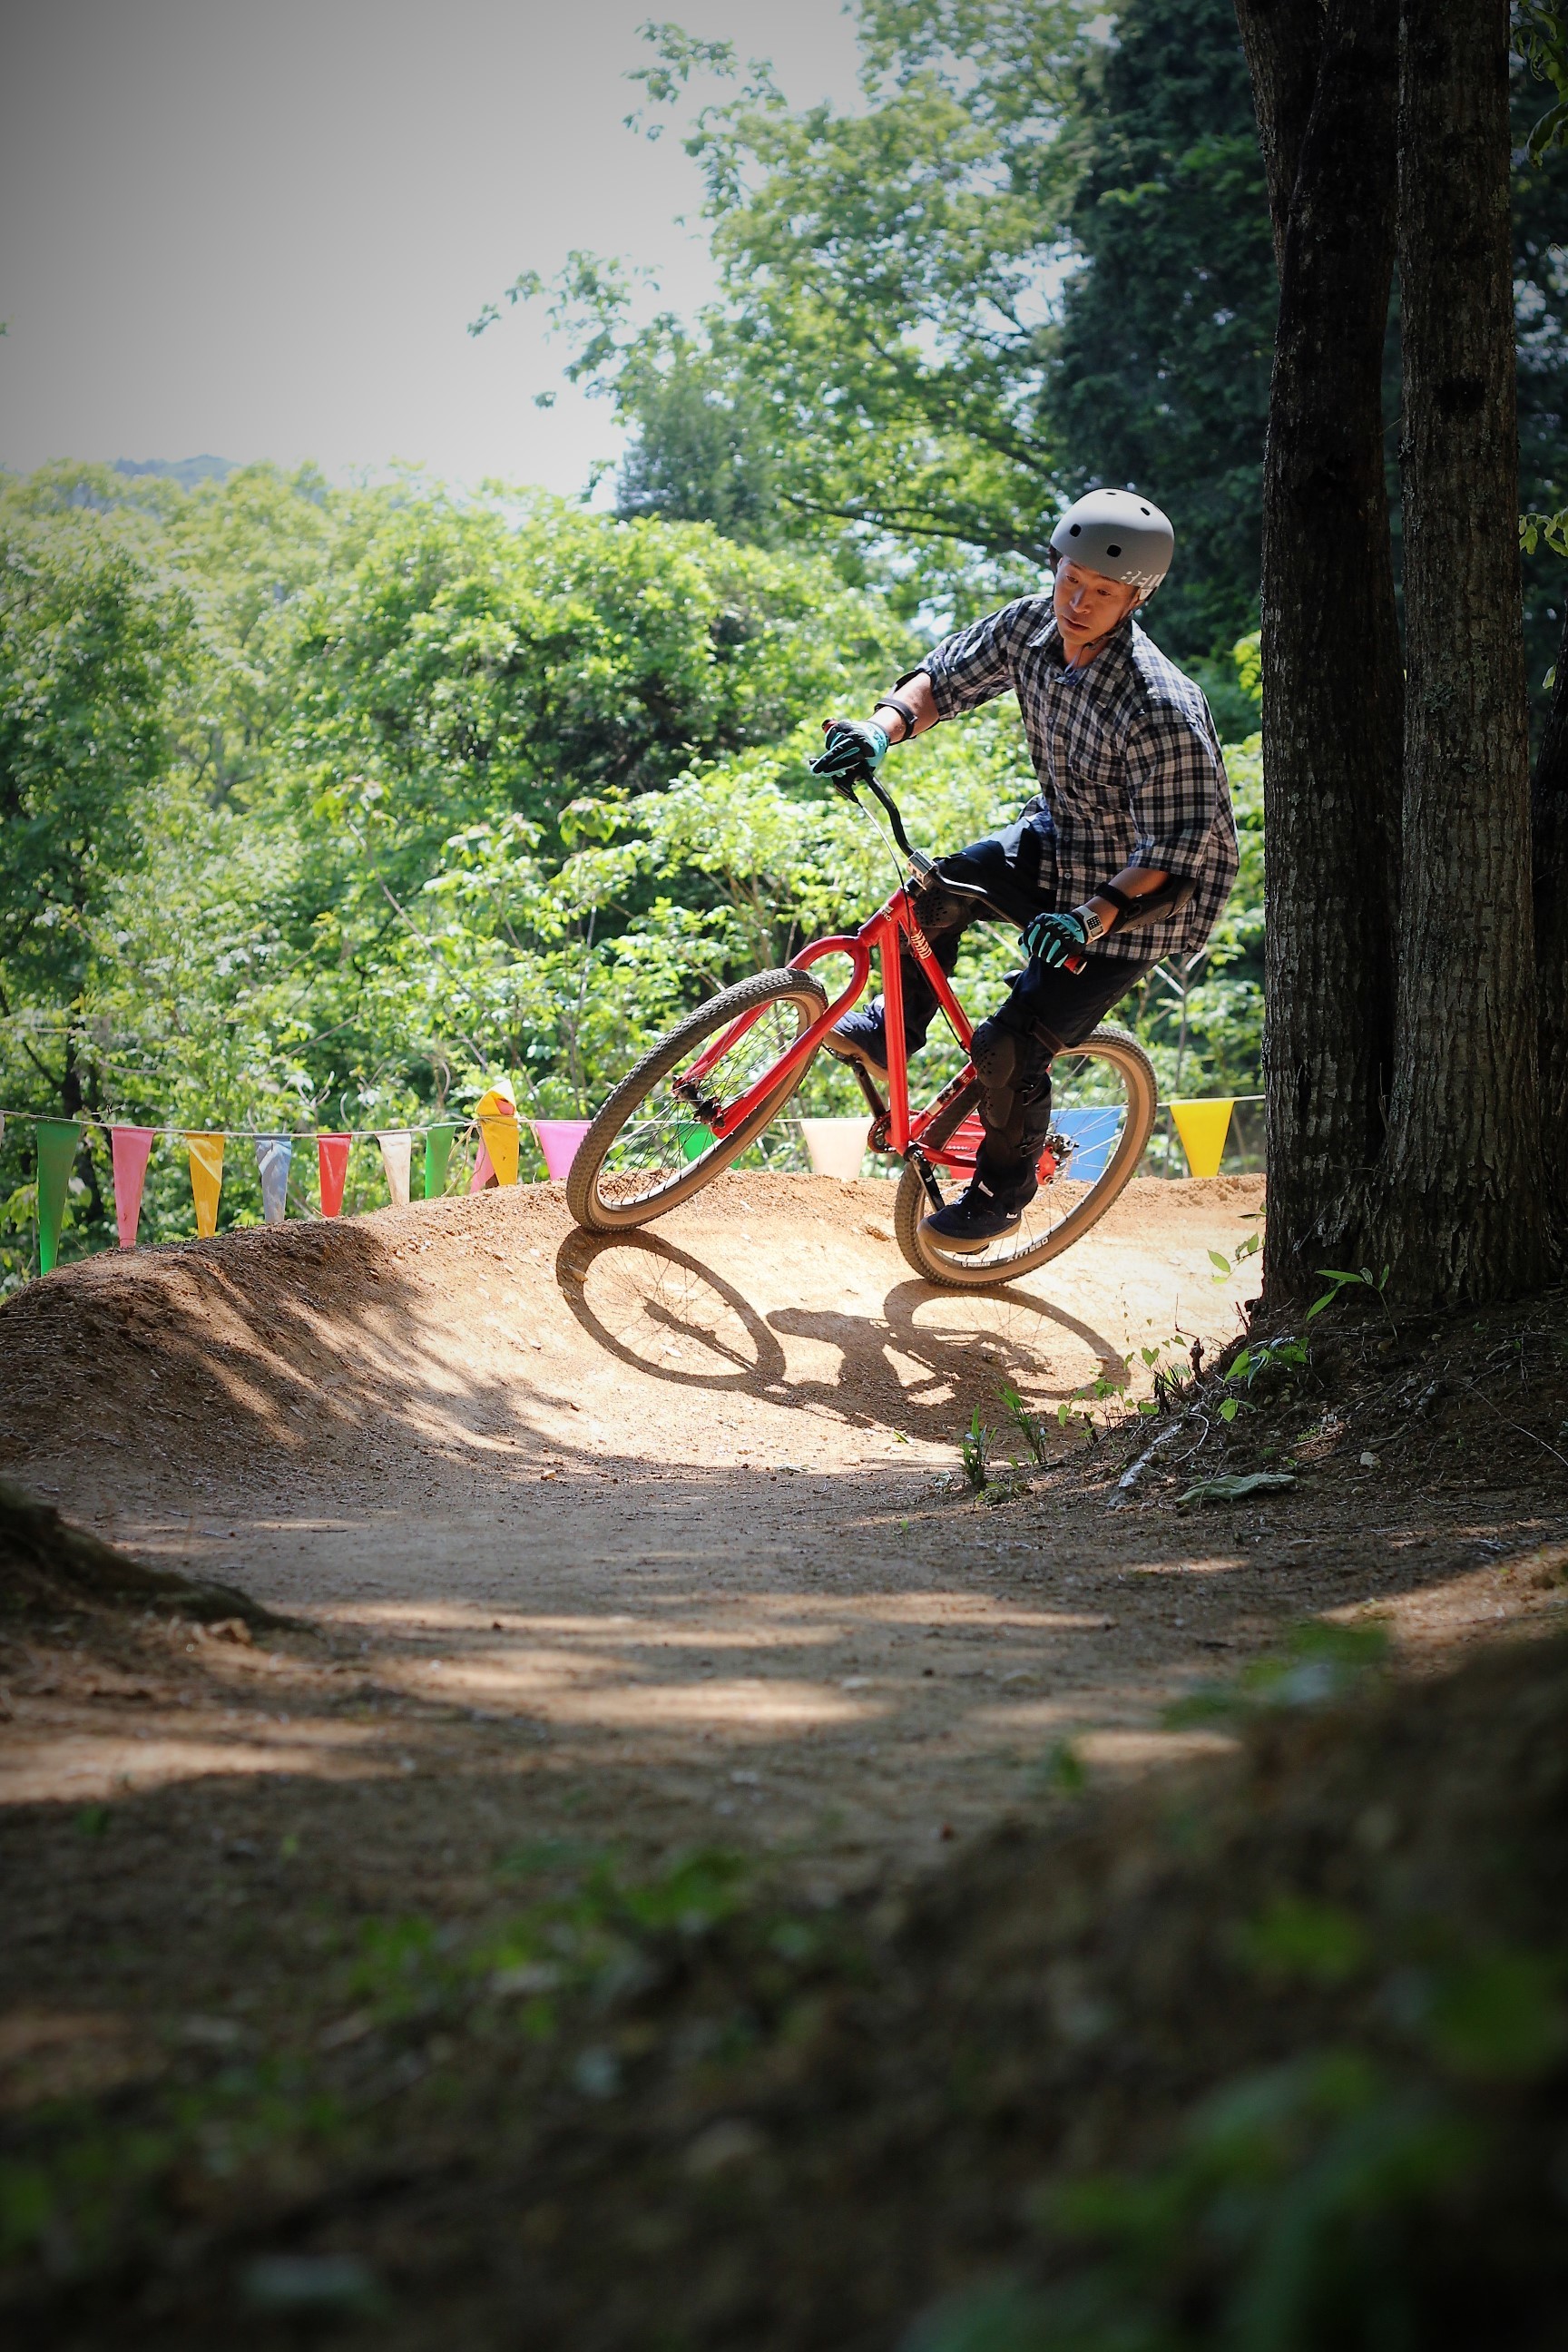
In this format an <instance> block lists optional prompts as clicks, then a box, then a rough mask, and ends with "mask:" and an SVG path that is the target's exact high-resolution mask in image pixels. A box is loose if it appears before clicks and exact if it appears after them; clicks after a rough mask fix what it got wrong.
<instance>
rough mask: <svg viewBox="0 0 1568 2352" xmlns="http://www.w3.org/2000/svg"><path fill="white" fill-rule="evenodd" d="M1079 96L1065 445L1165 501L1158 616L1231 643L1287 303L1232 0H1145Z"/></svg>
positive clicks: (1159, 630)
mask: <svg viewBox="0 0 1568 2352" xmlns="http://www.w3.org/2000/svg"><path fill="white" fill-rule="evenodd" d="M1079 110H1080V115H1081V121H1082V125H1083V130H1082V137H1083V140H1084V143H1085V147H1086V150H1087V156H1088V164H1087V169H1086V171H1085V173H1084V177H1083V179H1082V181H1081V183H1080V184H1079V190H1078V193H1077V195H1076V198H1075V201H1074V204H1073V208H1072V213H1071V217H1070V223H1069V227H1070V232H1071V235H1072V238H1073V242H1074V246H1075V247H1076V250H1077V253H1078V254H1079V256H1080V257H1081V259H1080V261H1079V267H1078V268H1077V270H1076V271H1075V272H1074V274H1073V276H1072V277H1071V278H1068V284H1067V289H1066V293H1065V299H1064V303H1063V310H1062V325H1061V341H1060V348H1059V352H1058V357H1057V362H1056V366H1055V369H1054V373H1053V376H1052V392H1051V414H1052V420H1053V425H1054V427H1055V431H1056V434H1057V436H1058V442H1059V446H1060V450H1061V457H1062V462H1063V464H1064V466H1065V467H1066V468H1067V470H1068V473H1069V474H1070V476H1071V478H1073V479H1075V480H1077V479H1079V478H1083V479H1086V480H1093V481H1107V482H1138V483H1140V484H1142V485H1143V486H1144V487H1145V488H1149V489H1151V490H1152V491H1153V493H1154V494H1155V496H1156V497H1158V499H1160V501H1161V503H1162V505H1163V506H1165V507H1166V508H1168V509H1169V510H1170V512H1171V514H1172V515H1173V517H1174V518H1175V521H1176V533H1177V547H1178V557H1177V562H1176V565H1175V569H1174V571H1173V573H1172V577H1171V580H1170V582H1169V583H1168V584H1167V585H1166V586H1165V587H1164V588H1163V589H1162V590H1161V592H1160V595H1159V598H1158V600H1157V602H1156V604H1155V606H1154V609H1153V614H1152V626H1153V627H1154V629H1155V633H1156V635H1159V636H1160V638H1161V640H1162V642H1163V643H1164V644H1167V645H1168V646H1170V647H1171V648H1172V649H1173V650H1174V651H1177V652H1179V653H1183V654H1185V655H1188V656H1208V657H1210V658H1212V659H1215V660H1216V661H1221V662H1223V657H1224V656H1225V655H1226V652H1227V650H1228V648H1229V646H1230V645H1231V643H1232V642H1233V640H1234V639H1235V638H1236V637H1237V636H1238V635H1240V634H1241V633H1242V631H1243V630H1245V629H1247V628H1248V627H1249V626H1251V625H1253V622H1254V619H1255V615H1256V610H1257V595H1258V560H1259V557H1258V535H1259V512H1258V467H1259V458H1260V456H1261V452H1262V447H1263V430H1264V425H1265V422H1266V420H1267V416H1268V377H1269V369H1270V364H1271V361H1272V356H1273V343H1274V315H1275V309H1276V304H1277V293H1276V287H1275V275H1274V249H1273V242H1272V238H1271V236H1270V233H1269V226H1268V197H1267V193H1266V190H1265V185H1264V178H1263V165H1262V162H1261V159H1260V157H1259V154H1258V131H1257V126H1256V123H1255V121H1254V119H1253V111H1252V91H1251V86H1250V83H1249V81H1248V78H1247V66H1246V61H1245V59H1244V58H1243V56H1242V53H1241V44H1240V41H1239V40H1238V38H1237V29H1236V13H1235V10H1234V8H1233V6H1232V5H1231V0H1157V5H1151V0H1132V5H1130V6H1129V7H1127V8H1125V9H1123V10H1122V11H1121V13H1120V14H1119V16H1118V18H1117V23H1116V38H1115V40H1114V41H1113V42H1110V43H1108V44H1106V45H1105V46H1104V47H1099V48H1097V49H1095V50H1093V51H1091V53H1090V58H1089V62H1088V63H1087V65H1086V68H1085V70H1084V74H1083V80H1082V93H1081V97H1080V100H1079ZM1222 682H1223V683H1225V684H1228V681H1227V680H1224V679H1223V673H1222ZM1206 684H1208V680H1207V678H1205V685H1206ZM1234 716H1235V714H1233V713H1232V712H1231V711H1228V710H1227V711H1226V713H1225V717H1226V719H1227V720H1230V721H1232V722H1233V723H1234Z"/></svg>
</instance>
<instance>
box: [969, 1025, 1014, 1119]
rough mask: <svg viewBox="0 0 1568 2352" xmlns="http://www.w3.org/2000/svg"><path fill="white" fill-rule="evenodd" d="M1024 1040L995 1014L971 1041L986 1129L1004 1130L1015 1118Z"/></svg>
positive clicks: (972, 1059)
mask: <svg viewBox="0 0 1568 2352" xmlns="http://www.w3.org/2000/svg"><path fill="white" fill-rule="evenodd" d="M1022 1044H1023V1040H1022V1038H1020V1037H1019V1036H1017V1035H1016V1034H1015V1032H1014V1031H1013V1030H1011V1029H1008V1028H1005V1027H1004V1025H1003V1024H1002V1023H1001V1022H1000V1021H999V1020H998V1019H997V1018H996V1017H995V1015H994V1014H993V1016H992V1018H991V1019H990V1020H989V1021H983V1022H982V1023H981V1024H980V1026H979V1027H978V1028H977V1029H976V1031H975V1032H974V1034H973V1037H972V1038H971V1039H970V1041H969V1058H970V1060H971V1062H972V1063H973V1066H974V1076H975V1077H976V1079H977V1081H978V1082H979V1087H980V1116H981V1118H982V1119H983V1120H984V1123H985V1125H986V1126H987V1127H1005V1126H1006V1124H1007V1121H1008V1120H1009V1119H1010V1118H1012V1116H1013V1103H1014V1099H1015V1097H1016V1091H1017V1082H1018V1064H1019V1060H1020V1058H1021V1057H1020V1052H1019V1049H1020V1047H1021V1045H1022Z"/></svg>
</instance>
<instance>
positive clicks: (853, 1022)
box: [822, 997, 888, 1078]
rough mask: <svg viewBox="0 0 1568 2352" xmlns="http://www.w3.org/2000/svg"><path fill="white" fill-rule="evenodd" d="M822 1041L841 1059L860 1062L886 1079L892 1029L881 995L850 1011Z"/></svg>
mask: <svg viewBox="0 0 1568 2352" xmlns="http://www.w3.org/2000/svg"><path fill="white" fill-rule="evenodd" d="M822 1042H823V1044H824V1045H826V1048H827V1050H828V1052H829V1053H830V1054H837V1056H838V1058H839V1060H840V1061H841V1062H858V1063H859V1065H860V1066H861V1068H862V1069H863V1070H868V1071H869V1072H870V1074H871V1076H873V1077H874V1078H886V1076H887V1075H888V1029H887V1023H886V1021H885V1020H884V1018H883V1014H882V1000H881V998H880V997H878V999H877V1001H876V1003H874V1004H864V1005H861V1006H860V1007H859V1008H858V1011H856V1012H854V1013H846V1014H845V1015H844V1018H843V1020H842V1021H840V1022H837V1024H835V1025H834V1027H833V1028H831V1029H830V1030H829V1031H828V1033H827V1034H826V1037H825V1038H824V1039H823V1041H822Z"/></svg>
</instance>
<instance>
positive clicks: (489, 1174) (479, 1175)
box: [468, 1135, 496, 1192]
mask: <svg viewBox="0 0 1568 2352" xmlns="http://www.w3.org/2000/svg"><path fill="white" fill-rule="evenodd" d="M495 1181H496V1171H495V1170H494V1169H493V1168H492V1167H491V1166H490V1155H489V1151H488V1150H486V1149H485V1139H484V1137H483V1136H482V1135H481V1136H480V1138H479V1158H478V1159H477V1160H475V1162H474V1172H473V1174H472V1175H471V1176H470V1177H469V1179H468V1190H469V1192H483V1191H484V1189H485V1186H486V1185H487V1184H493V1183H494V1182H495Z"/></svg>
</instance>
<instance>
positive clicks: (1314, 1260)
mask: <svg viewBox="0 0 1568 2352" xmlns="http://www.w3.org/2000/svg"><path fill="white" fill-rule="evenodd" d="M1237 19H1238V22H1239V24H1240V26H1241V32H1242V38H1243V42H1244V45H1245V47H1246V49H1247V61H1248V65H1249V67H1250V68H1251V71H1252V75H1253V89H1254V96H1255V100H1256V104H1257V110H1258V126H1259V139H1260V142H1261V145H1262V150H1263V154H1264V160H1265V164H1266V167H1267V170H1268V182H1269V201H1270V205H1271V208H1272V212H1273V215H1274V224H1275V246H1276V253H1277V256H1278V258H1279V293H1280V303H1279V329H1278V334H1277V339H1276V344H1275V360H1274V374H1273V382H1272V386H1271V392H1270V404H1269V422H1268V442H1267V447H1266V453H1265V459H1264V484H1263V583H1262V610H1263V624H1262V636H1263V764H1264V796H1265V834H1266V838H1267V841H1268V872H1267V884H1266V910H1267V929H1266V984H1267V1013H1266V1025H1265V1033H1264V1066H1265V1084H1266V1087H1267V1089H1268V1114H1267V1122H1268V1171H1269V1174H1268V1230H1267V1238H1266V1245H1265V1253H1264V1293H1265V1296H1266V1297H1268V1298H1269V1299H1270V1300H1279V1299H1283V1298H1288V1297H1292V1296H1295V1295H1297V1294H1299V1293H1300V1291H1301V1290H1303V1289H1304V1288H1305V1287H1306V1286H1309V1285H1310V1283H1312V1282H1313V1281H1314V1279H1315V1276H1316V1272H1317V1269H1319V1268H1320V1267H1321V1266H1323V1265H1336V1264H1342V1263H1343V1259H1344V1255H1345V1253H1346V1252H1347V1251H1352V1252H1353V1251H1354V1249H1355V1248H1356V1247H1357V1246H1358V1242H1359V1232H1360V1225H1359V1222H1358V1221H1359V1219H1360V1218H1361V1217H1362V1216H1363V1213H1364V1202H1365V1198H1366V1188H1365V1183H1364V1175H1365V1171H1367V1170H1368V1169H1369V1168H1370V1166H1371V1165H1372V1163H1373V1160H1375V1159H1376V1157H1377V1155H1378V1153H1379V1150H1380V1149H1381V1147H1382V1143H1383V1139H1384V1110H1385V1105H1386V1101H1387V1096H1388V1090H1389V1087H1390V1084H1391V1078H1392V1055H1393V1044H1394V928H1393V925H1394V908H1395V905H1396V902H1397V892H1398V801H1399V781H1398V780H1399V758H1400V740H1401V695H1402V688H1401V663H1400V652H1399V636H1398V623H1397V615H1396V611H1395V605H1394V571H1393V556H1392V548H1391V542H1390V536H1389V519H1388V501H1387V494H1386V489H1385V485H1384V461H1383V431H1384V424H1383V399H1382V376H1383V355H1384V331H1385V328H1386V323H1387V317H1388V301H1389V289H1390V285H1391V281H1392V277H1393V267H1394V197H1395V161H1394V158H1395V150H1394V98H1395V89H1396V61H1397V0H1327V5H1313V0H1237Z"/></svg>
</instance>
